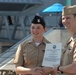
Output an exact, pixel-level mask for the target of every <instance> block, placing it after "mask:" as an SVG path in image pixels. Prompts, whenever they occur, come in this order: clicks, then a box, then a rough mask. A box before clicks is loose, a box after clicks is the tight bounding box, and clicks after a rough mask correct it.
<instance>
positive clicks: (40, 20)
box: [32, 15, 45, 28]
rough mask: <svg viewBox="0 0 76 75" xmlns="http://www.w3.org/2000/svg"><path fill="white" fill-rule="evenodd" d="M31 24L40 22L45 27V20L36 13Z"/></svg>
mask: <svg viewBox="0 0 76 75" xmlns="http://www.w3.org/2000/svg"><path fill="white" fill-rule="evenodd" d="M32 23H33V24H41V25H42V26H43V27H44V28H45V22H44V20H43V18H42V17H41V16H38V15H36V16H35V17H34V19H33V20H32Z"/></svg>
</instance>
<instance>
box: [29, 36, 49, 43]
mask: <svg viewBox="0 0 76 75" xmlns="http://www.w3.org/2000/svg"><path fill="white" fill-rule="evenodd" d="M33 42H34V39H33V38H31V39H30V40H29V43H33ZM47 42H48V43H50V42H49V41H48V40H47V39H46V38H44V37H43V40H42V42H41V43H44V44H46V43H47Z"/></svg>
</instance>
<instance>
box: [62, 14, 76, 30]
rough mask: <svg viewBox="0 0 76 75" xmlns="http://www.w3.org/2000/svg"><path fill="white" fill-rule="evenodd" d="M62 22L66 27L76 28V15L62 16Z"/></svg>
mask: <svg viewBox="0 0 76 75" xmlns="http://www.w3.org/2000/svg"><path fill="white" fill-rule="evenodd" d="M62 23H63V25H64V27H66V28H67V29H70V30H73V29H76V17H74V15H65V16H62Z"/></svg>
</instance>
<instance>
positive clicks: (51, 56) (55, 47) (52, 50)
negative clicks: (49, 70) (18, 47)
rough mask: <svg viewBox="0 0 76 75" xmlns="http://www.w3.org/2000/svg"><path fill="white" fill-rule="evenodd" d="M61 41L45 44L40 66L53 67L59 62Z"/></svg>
mask: <svg viewBox="0 0 76 75" xmlns="http://www.w3.org/2000/svg"><path fill="white" fill-rule="evenodd" d="M61 50H62V43H56V44H46V48H45V53H44V58H43V62H42V66H46V67H53V66H54V65H59V64H60V59H61Z"/></svg>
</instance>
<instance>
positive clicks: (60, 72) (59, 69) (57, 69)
mask: <svg viewBox="0 0 76 75" xmlns="http://www.w3.org/2000/svg"><path fill="white" fill-rule="evenodd" d="M59 68H60V66H58V67H57V71H59V72H60V73H61V74H62V73H63V71H61V70H60V69H59Z"/></svg>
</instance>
